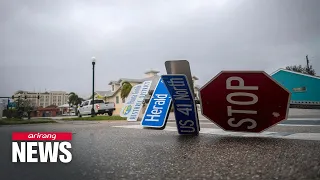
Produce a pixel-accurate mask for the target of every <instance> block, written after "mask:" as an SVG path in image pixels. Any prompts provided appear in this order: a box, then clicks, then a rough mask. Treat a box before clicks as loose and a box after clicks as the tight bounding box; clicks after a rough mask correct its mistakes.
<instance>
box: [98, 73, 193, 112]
mask: <svg viewBox="0 0 320 180" xmlns="http://www.w3.org/2000/svg"><path fill="white" fill-rule="evenodd" d="M158 73H159V71H155V70H150V71H147V72H145V77H144V78H141V79H129V78H120V79H119V80H117V81H110V82H109V84H108V85H109V86H111V87H110V89H111V90H109V91H96V92H95V93H96V95H95V98H98V99H103V100H105V101H107V102H114V103H115V108H116V110H115V111H114V115H119V114H120V110H121V109H122V106H123V105H124V103H125V99H122V98H121V85H122V83H123V82H129V83H130V84H131V85H132V86H135V85H137V84H140V83H143V82H144V81H148V80H152V84H151V87H150V91H151V92H152V91H153V90H154V89H155V87H156V85H157V83H158V81H159V79H160V76H159V75H158ZM196 80H198V78H197V77H195V76H193V82H194V83H193V84H195V81H196ZM194 89H195V95H196V99H198V97H199V95H198V90H199V87H198V86H194ZM146 98H147V99H148V98H150V96H147V97H146Z"/></svg>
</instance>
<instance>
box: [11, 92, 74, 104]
mask: <svg viewBox="0 0 320 180" xmlns="http://www.w3.org/2000/svg"><path fill="white" fill-rule="evenodd" d="M19 96H20V98H25V97H27V99H28V100H30V101H31V103H32V104H33V106H36V107H39V106H41V107H47V106H50V105H55V106H60V105H63V104H67V103H68V99H69V93H67V92H65V91H50V92H29V91H17V92H16V93H15V94H14V97H15V99H16V98H18V97H19ZM38 96H39V99H38V98H37V97H38Z"/></svg>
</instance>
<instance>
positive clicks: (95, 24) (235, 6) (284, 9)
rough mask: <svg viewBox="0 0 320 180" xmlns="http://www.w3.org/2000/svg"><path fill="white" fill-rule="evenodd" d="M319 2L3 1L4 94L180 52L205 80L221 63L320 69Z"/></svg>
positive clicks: (130, 72)
mask: <svg viewBox="0 0 320 180" xmlns="http://www.w3.org/2000/svg"><path fill="white" fill-rule="evenodd" d="M319 7H320V1H319V0H193V1H191V0H190V1H187V0H170V1H169V0H113V1H110V0H109V1H86V0H74V1H73V0H67V1H65V0H47V1H46V0H28V1H23V0H20V1H18V0H0V27H1V28H0V61H1V64H0V66H1V67H0V83H1V84H0V96H10V95H12V94H13V93H14V92H15V91H16V90H20V89H21V90H29V91H33V90H35V91H40V90H41V91H44V90H45V89H46V90H47V91H51V90H62V91H68V92H69V91H74V92H76V93H79V94H80V95H83V96H84V95H88V94H90V92H91V87H92V86H91V83H92V81H91V79H92V65H91V57H92V56H95V57H96V59H97V63H96V90H108V89H110V87H109V86H108V83H109V81H110V80H118V79H119V78H120V77H127V78H143V77H144V72H145V71H146V70H148V69H150V68H153V69H155V70H159V71H160V72H161V74H165V73H166V71H165V67H164V62H165V61H166V60H172V59H186V60H189V62H190V64H191V70H192V73H193V75H196V76H197V77H198V78H199V79H200V80H199V82H198V84H199V85H203V84H204V83H206V82H207V81H208V80H210V79H211V78H212V77H213V76H215V75H216V74H217V73H218V72H220V71H221V70H265V71H266V72H268V73H271V72H273V71H276V70H277V69H278V68H284V67H285V66H287V65H295V64H302V65H305V56H306V55H307V54H308V55H309V59H310V62H311V64H312V65H313V67H314V68H315V69H316V72H317V74H318V75H320V49H319V47H320V18H319V17H320V11H319Z"/></svg>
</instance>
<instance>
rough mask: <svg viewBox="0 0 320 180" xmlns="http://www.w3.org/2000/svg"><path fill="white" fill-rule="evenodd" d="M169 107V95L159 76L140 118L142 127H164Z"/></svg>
mask: <svg viewBox="0 0 320 180" xmlns="http://www.w3.org/2000/svg"><path fill="white" fill-rule="evenodd" d="M170 107H171V96H170V94H169V93H168V90H167V88H166V86H165V85H164V83H163V81H162V79H161V78H160V79H159V81H158V84H157V86H156V88H155V90H154V92H153V95H152V97H151V99H150V101H149V105H148V107H147V110H146V112H145V113H144V116H143V118H142V120H141V125H142V126H143V127H153V128H160V129H162V128H165V125H166V122H167V119H168V115H169V112H170Z"/></svg>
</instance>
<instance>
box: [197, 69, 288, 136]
mask: <svg viewBox="0 0 320 180" xmlns="http://www.w3.org/2000/svg"><path fill="white" fill-rule="evenodd" d="M200 99H201V107H202V114H203V115H204V116H205V117H207V118H208V119H210V120H211V121H212V122H214V123H216V124H217V125H218V126H220V127H221V128H222V129H224V130H227V131H238V132H261V131H263V130H265V129H267V128H269V127H271V126H273V125H275V124H277V123H279V122H280V121H282V120H285V119H286V118H287V114H288V109H289V101H290V92H289V91H288V90H286V89H285V88H284V87H282V86H281V85H280V84H279V83H277V82H276V81H275V80H273V79H272V78H271V77H270V76H269V75H268V74H266V73H265V72H263V71H222V72H220V73H219V74H218V75H217V76H215V77H214V78H213V79H212V80H210V81H209V82H208V83H207V84H206V85H204V86H203V87H202V88H201V89H200Z"/></svg>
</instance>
